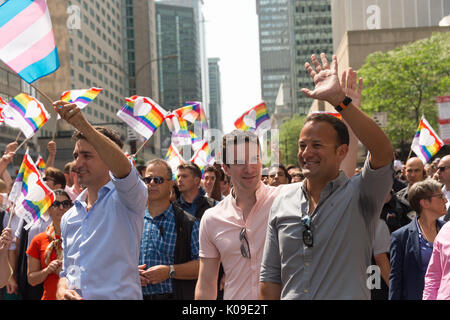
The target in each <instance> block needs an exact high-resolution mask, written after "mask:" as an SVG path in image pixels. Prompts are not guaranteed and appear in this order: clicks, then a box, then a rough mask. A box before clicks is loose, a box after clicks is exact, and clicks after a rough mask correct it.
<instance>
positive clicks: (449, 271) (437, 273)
mask: <svg viewBox="0 0 450 320" xmlns="http://www.w3.org/2000/svg"><path fill="white" fill-rule="evenodd" d="M423 300H450V222H447V223H446V224H444V226H443V227H442V228H441V230H440V231H439V233H438V235H437V236H436V238H435V239H434V243H433V254H432V255H431V258H430V263H429V264H428V269H427V273H426V274H425V288H424V290H423Z"/></svg>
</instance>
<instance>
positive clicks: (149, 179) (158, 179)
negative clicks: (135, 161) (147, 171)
mask: <svg viewBox="0 0 450 320" xmlns="http://www.w3.org/2000/svg"><path fill="white" fill-rule="evenodd" d="M142 180H144V182H145V184H150V182H152V181H154V182H155V183H156V184H161V183H164V181H165V179H164V178H163V177H158V176H156V177H152V176H148V177H145V178H142Z"/></svg>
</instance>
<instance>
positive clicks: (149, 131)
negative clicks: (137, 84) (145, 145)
mask: <svg viewBox="0 0 450 320" xmlns="http://www.w3.org/2000/svg"><path fill="white" fill-rule="evenodd" d="M125 100H126V103H125V104H124V106H123V107H122V109H120V110H119V111H118V112H117V116H118V117H119V118H120V119H122V120H123V121H124V122H125V123H127V124H128V125H129V126H130V127H131V128H132V129H134V130H135V131H136V132H137V133H139V134H140V135H142V136H144V137H145V138H146V139H150V137H151V136H152V135H153V133H154V132H155V131H156V129H158V127H159V126H160V125H161V123H162V122H163V121H164V118H165V117H166V116H167V115H168V112H167V111H166V110H164V109H163V108H162V107H160V106H159V105H158V104H157V103H156V102H154V101H153V100H152V99H150V98H147V97H140V96H132V97H130V98H126V99H125Z"/></svg>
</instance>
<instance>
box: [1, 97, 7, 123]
mask: <svg viewBox="0 0 450 320" xmlns="http://www.w3.org/2000/svg"><path fill="white" fill-rule="evenodd" d="M6 106H7V104H6V102H5V101H3V99H2V97H0V125H2V124H3V122H5V119H3V108H5V107H6Z"/></svg>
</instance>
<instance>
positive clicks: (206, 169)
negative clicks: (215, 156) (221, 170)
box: [203, 164, 217, 174]
mask: <svg viewBox="0 0 450 320" xmlns="http://www.w3.org/2000/svg"><path fill="white" fill-rule="evenodd" d="M206 172H213V173H214V174H216V173H217V170H216V167H214V166H212V165H210V164H208V165H207V166H206V167H204V168H203V173H206Z"/></svg>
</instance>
